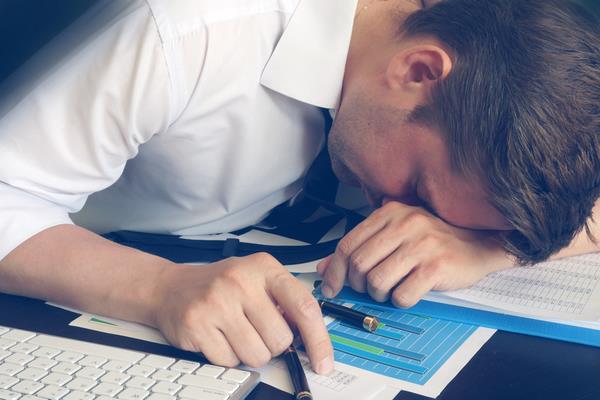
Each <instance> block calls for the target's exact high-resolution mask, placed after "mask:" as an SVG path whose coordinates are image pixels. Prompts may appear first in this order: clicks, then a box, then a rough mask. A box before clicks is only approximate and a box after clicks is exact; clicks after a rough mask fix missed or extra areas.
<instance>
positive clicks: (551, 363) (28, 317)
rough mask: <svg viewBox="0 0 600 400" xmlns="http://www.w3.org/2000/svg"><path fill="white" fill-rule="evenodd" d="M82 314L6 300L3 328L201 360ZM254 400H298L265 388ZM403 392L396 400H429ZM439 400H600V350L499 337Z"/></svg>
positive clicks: (0, 303)
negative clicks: (100, 328)
mask: <svg viewBox="0 0 600 400" xmlns="http://www.w3.org/2000/svg"><path fill="white" fill-rule="evenodd" d="M76 316H77V315H76V314H74V313H71V312H68V311H65V310H62V309H59V308H55V307H49V306H47V305H45V304H44V303H43V302H41V301H38V300H32V299H27V298H23V297H16V296H8V295H4V294H0V325H7V326H10V327H14V328H20V329H29V330H34V331H40V332H44V333H48V334H53V335H59V336H65V337H70V338H74V339H80V340H87V341H90V342H96V343H101V344H106V345H112V346H119V347H125V348H129V349H133V350H139V351H144V352H151V353H156V354H162V355H168V356H171V357H179V358H188V359H194V358H197V357H195V356H194V354H192V353H187V352H183V351H181V350H177V349H175V348H172V347H168V346H164V345H159V344H155V343H148V342H143V341H140V340H135V339H129V338H125V337H120V336H114V335H108V334H103V333H99V332H94V331H90V330H87V329H81V328H76V327H71V326H69V325H68V324H69V322H71V321H72V320H73V319H75V318H76ZM248 399H249V400H259V399H260V400H267V399H268V400H288V399H292V396H290V395H289V394H287V393H283V392H281V391H279V390H277V389H275V388H273V387H270V386H268V385H265V384H262V383H261V384H259V385H258V386H257V388H256V389H255V390H254V392H252V394H251V395H250V396H249V397H248ZM424 399H426V398H425V397H422V396H419V395H415V394H412V393H407V392H401V393H400V394H399V395H398V396H397V397H396V400H424ZM438 399H439V400H482V399H485V400H506V399H510V400H521V399H522V400H536V399H540V400H541V399H544V400H549V399H561V400H563V399H568V400H600V348H594V347H588V346H583V345H577V344H572V343H566V342H558V341H554V340H548V339H541V338H536V337H531V336H525V335H518V334H512V333H506V332H497V333H496V334H495V335H494V336H493V337H492V338H491V339H490V341H489V342H488V343H486V345H485V346H484V347H483V348H482V349H481V350H480V351H479V352H478V353H477V355H475V357H474V358H473V359H472V360H471V361H470V362H469V364H468V365H467V366H466V367H465V368H464V369H463V370H462V371H461V372H460V373H459V375H458V376H457V377H456V378H455V379H454V380H453V381H452V383H451V384H450V385H449V386H448V387H447V388H446V390H445V391H444V392H443V393H442V394H441V395H440V396H439V397H438Z"/></svg>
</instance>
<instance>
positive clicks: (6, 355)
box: [0, 350, 12, 361]
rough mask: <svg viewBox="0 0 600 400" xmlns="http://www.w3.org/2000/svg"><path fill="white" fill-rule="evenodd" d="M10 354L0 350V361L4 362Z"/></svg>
mask: <svg viewBox="0 0 600 400" xmlns="http://www.w3.org/2000/svg"><path fill="white" fill-rule="evenodd" d="M11 354H12V353H11V352H10V351H7V350H0V361H2V360H4V359H5V358H6V357H8V356H10V355H11Z"/></svg>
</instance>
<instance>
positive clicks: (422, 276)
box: [392, 265, 439, 308]
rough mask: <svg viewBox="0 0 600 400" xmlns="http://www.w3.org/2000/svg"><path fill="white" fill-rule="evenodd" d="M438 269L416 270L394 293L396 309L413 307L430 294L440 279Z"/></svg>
mask: <svg viewBox="0 0 600 400" xmlns="http://www.w3.org/2000/svg"><path fill="white" fill-rule="evenodd" d="M438 271H439V270H438V268H437V267H435V266H431V265H430V266H429V267H428V268H415V269H414V271H413V272H412V273H411V274H409V275H408V276H407V277H406V279H404V281H403V282H402V283H400V284H399V285H398V286H397V287H396V289H394V291H393V292H392V303H394V305H395V306H396V307H402V308H407V307H412V306H414V305H415V304H417V302H418V301H419V300H420V299H421V297H423V296H424V295H425V294H427V292H429V291H430V290H431V289H432V288H433V287H434V286H435V283H436V282H437V279H439V277H438V275H439V272H438Z"/></svg>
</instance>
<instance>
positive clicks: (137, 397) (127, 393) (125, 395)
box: [117, 388, 149, 400]
mask: <svg viewBox="0 0 600 400" xmlns="http://www.w3.org/2000/svg"><path fill="white" fill-rule="evenodd" d="M148 394H149V393H148V392H147V391H145V390H142V389H136V388H127V389H125V390H123V391H122V392H121V393H119V396H117V397H118V398H119V399H120V400H142V399H144V398H146V397H147V396H148Z"/></svg>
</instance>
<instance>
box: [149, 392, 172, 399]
mask: <svg viewBox="0 0 600 400" xmlns="http://www.w3.org/2000/svg"><path fill="white" fill-rule="evenodd" d="M146 400H176V398H175V397H173V396H169V395H168V394H162V393H152V394H151V395H150V397H148V398H147V399H146Z"/></svg>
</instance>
